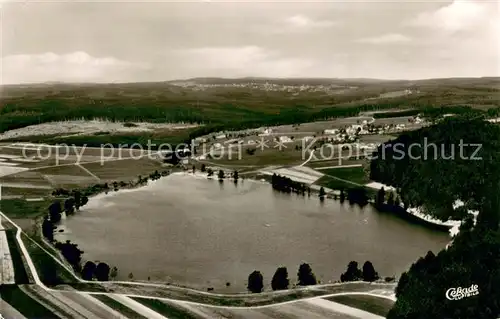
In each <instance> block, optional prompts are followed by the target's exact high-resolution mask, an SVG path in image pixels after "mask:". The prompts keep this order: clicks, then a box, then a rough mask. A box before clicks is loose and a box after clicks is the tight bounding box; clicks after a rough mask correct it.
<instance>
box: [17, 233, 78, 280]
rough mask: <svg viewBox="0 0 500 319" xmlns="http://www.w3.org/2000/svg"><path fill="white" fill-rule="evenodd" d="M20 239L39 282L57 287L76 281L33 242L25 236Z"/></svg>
mask: <svg viewBox="0 0 500 319" xmlns="http://www.w3.org/2000/svg"><path fill="white" fill-rule="evenodd" d="M21 239H22V241H23V242H24V245H26V249H27V250H28V253H29V254H30V256H31V259H32V260H33V263H34V264H35V267H36V270H37V273H38V276H39V277H40V280H41V281H42V282H43V283H45V284H46V285H49V286H52V285H58V284H63V283H72V282H75V281H76V279H75V278H74V277H73V276H72V275H71V273H69V272H68V271H67V270H66V269H64V267H62V266H61V265H60V264H58V263H57V262H56V261H55V260H54V259H53V258H52V257H51V256H49V255H47V253H46V252H45V251H43V250H42V249H41V248H40V247H39V246H38V245H37V244H36V243H35V242H34V241H33V240H31V239H30V238H28V237H27V236H26V235H25V234H22V235H21Z"/></svg>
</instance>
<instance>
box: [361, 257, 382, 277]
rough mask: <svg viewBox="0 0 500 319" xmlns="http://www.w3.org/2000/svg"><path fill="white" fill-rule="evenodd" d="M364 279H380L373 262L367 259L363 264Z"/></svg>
mask: <svg viewBox="0 0 500 319" xmlns="http://www.w3.org/2000/svg"><path fill="white" fill-rule="evenodd" d="M362 276H363V281H370V282H371V281H375V280H377V279H379V276H378V273H377V272H376V271H375V268H374V267H373V264H372V263H371V262H370V261H365V263H364V264H363V275H362Z"/></svg>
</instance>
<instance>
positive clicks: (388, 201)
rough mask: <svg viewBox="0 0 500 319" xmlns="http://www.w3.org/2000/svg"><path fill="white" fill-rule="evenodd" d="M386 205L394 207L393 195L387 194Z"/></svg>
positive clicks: (391, 193)
mask: <svg viewBox="0 0 500 319" xmlns="http://www.w3.org/2000/svg"><path fill="white" fill-rule="evenodd" d="M387 205H389V206H394V193H393V192H389V196H388V197H387Z"/></svg>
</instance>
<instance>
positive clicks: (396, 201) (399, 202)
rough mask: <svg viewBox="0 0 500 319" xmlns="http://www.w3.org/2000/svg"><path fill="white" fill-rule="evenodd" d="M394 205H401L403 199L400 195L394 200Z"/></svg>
mask: <svg viewBox="0 0 500 319" xmlns="http://www.w3.org/2000/svg"><path fill="white" fill-rule="evenodd" d="M394 206H397V207H400V206H401V199H400V198H399V196H396V200H395V201H394Z"/></svg>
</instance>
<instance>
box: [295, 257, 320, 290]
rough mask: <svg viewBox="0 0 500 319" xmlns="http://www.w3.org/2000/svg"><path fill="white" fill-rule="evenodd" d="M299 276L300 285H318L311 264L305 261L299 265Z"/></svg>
mask: <svg viewBox="0 0 500 319" xmlns="http://www.w3.org/2000/svg"><path fill="white" fill-rule="evenodd" d="M297 278H298V284H299V285H300V286H310V285H316V276H314V274H313V272H312V269H311V266H309V264H306V263H303V264H301V265H300V266H299V271H298V273H297Z"/></svg>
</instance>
